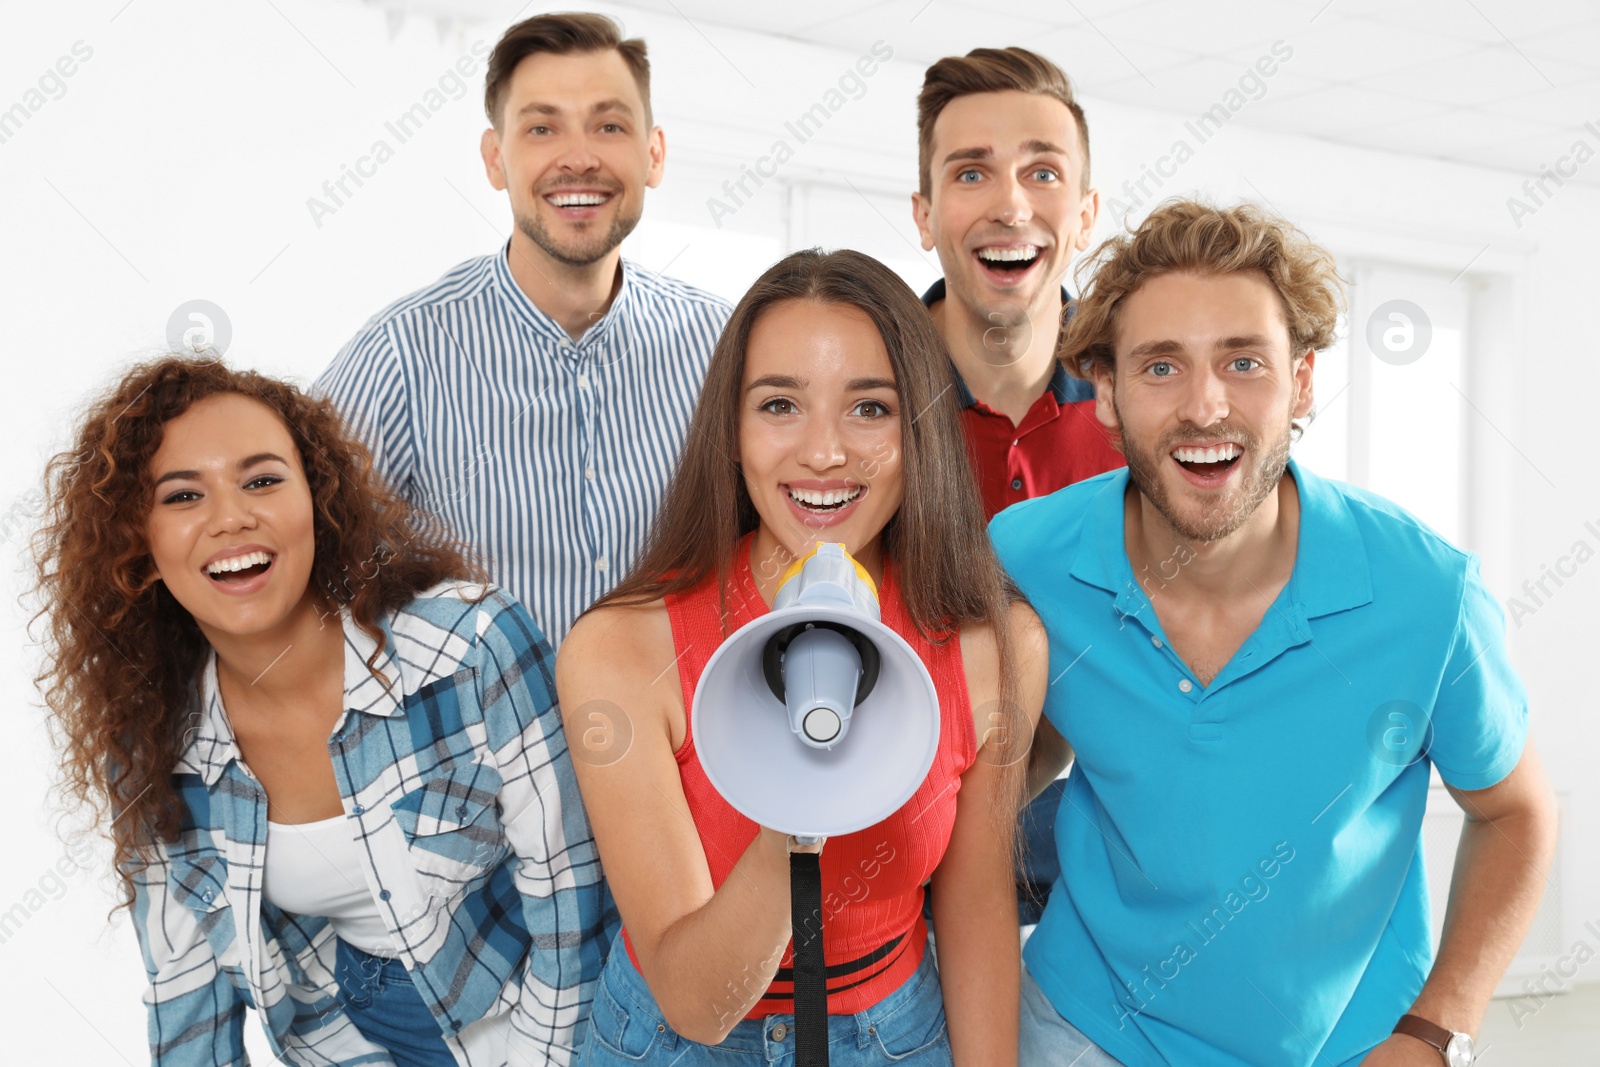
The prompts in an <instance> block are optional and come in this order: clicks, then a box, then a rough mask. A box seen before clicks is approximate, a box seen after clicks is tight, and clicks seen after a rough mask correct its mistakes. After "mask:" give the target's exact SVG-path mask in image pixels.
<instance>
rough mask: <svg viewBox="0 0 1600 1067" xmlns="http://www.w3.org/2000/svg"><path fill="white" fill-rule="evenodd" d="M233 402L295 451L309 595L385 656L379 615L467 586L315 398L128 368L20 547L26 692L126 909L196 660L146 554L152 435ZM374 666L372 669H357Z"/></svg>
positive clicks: (170, 809) (54, 478)
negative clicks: (29, 673)
mask: <svg viewBox="0 0 1600 1067" xmlns="http://www.w3.org/2000/svg"><path fill="white" fill-rule="evenodd" d="M224 393H234V394H238V395H240V396H245V397H248V398H250V399H252V400H256V401H259V402H260V403H262V404H265V405H266V406H267V407H269V408H271V409H272V410H273V411H275V412H276V413H277V414H278V417H279V418H281V419H282V420H283V422H284V425H285V426H287V427H288V429H289V432H290V433H291V434H292V435H293V437H294V439H295V444H296V446H297V447H298V449H299V456H300V463H301V466H302V467H304V469H305V473H306V480H307V482H308V485H309V488H310V491H311V499H312V506H313V509H314V514H315V545H316V548H315V557H314V561H313V563H312V570H311V577H310V585H311V588H312V589H314V590H315V591H316V592H317V593H318V594H319V595H320V596H321V597H322V598H324V600H325V602H326V603H327V604H328V605H329V606H330V607H333V606H343V607H346V608H348V609H349V611H350V614H351V617H352V619H353V620H354V622H355V623H356V625H358V626H359V627H361V629H362V630H363V631H364V632H366V633H367V634H368V635H370V636H371V637H372V638H373V639H374V640H375V641H377V642H378V645H379V648H380V649H381V648H382V646H383V641H384V639H383V631H382V629H381V627H380V626H379V619H380V617H382V616H383V615H384V614H385V613H387V612H390V611H393V610H395V609H397V608H399V607H400V606H402V605H404V604H405V603H406V602H408V601H409V600H410V599H412V598H413V597H414V596H415V595H416V594H417V593H419V592H421V591H422V590H424V589H427V588H429V587H430V586H433V585H436V584H437V583H439V582H441V581H444V580H445V579H447V578H457V577H460V578H469V579H473V580H481V578H482V573H481V571H480V570H479V569H478V567H477V566H476V565H475V564H473V563H472V562H470V560H469V559H468V557H467V555H466V553H465V551H464V550H463V549H462V548H461V547H460V546H459V545H457V544H455V543H454V542H453V541H452V540H451V539H450V538H449V537H448V536H446V535H445V533H444V532H443V530H442V528H441V527H440V526H439V525H438V523H437V522H436V520H433V519H432V518H431V517H429V516H428V515H426V514H425V513H422V512H418V511H415V510H413V509H412V508H411V507H410V506H409V505H407V504H406V503H405V501H403V500H402V499H400V498H399V497H398V496H396V495H395V494H393V493H391V492H390V491H389V490H388V489H387V488H385V487H384V486H383V485H382V484H381V483H380V481H379V480H378V478H377V476H376V475H375V473H374V471H373V468H372V459H371V456H370V454H369V453H368V452H367V450H366V449H365V448H364V447H363V446H362V445H361V444H360V443H359V442H358V441H357V440H356V439H355V438H354V437H353V436H352V435H351V434H350V432H349V430H348V429H347V428H346V427H345V424H344V422H343V421H342V420H341V419H340V417H339V415H338V413H337V412H336V411H335V410H334V409H333V406H332V404H331V403H329V402H328V401H326V400H316V399H313V398H311V397H309V396H307V395H306V394H305V393H303V392H301V391H300V390H299V389H297V388H295V387H294V386H292V385H289V384H287V383H285V382H281V381H277V380H275V379H273V378H269V377H266V376H264V375H260V374H256V373H254V372H251V371H237V370H232V369H230V368H229V367H227V366H226V365H224V364H223V363H222V362H221V361H219V360H216V359H207V358H203V359H196V358H194V357H189V356H179V355H169V356H165V357H163V358H160V359H157V360H154V361H151V362H148V363H144V364H141V365H139V366H136V367H134V368H133V369H132V370H131V371H129V372H128V374H127V375H126V376H125V377H124V378H123V379H122V380H121V381H120V382H118V383H116V384H115V385H114V386H113V387H112V388H111V389H110V391H108V392H107V393H105V394H104V395H102V396H101V397H100V398H99V399H97V400H96V401H94V402H93V403H92V404H91V405H90V407H89V409H88V411H87V413H86V414H85V416H84V419H83V422H82V425H81V426H80V428H79V430H78V434H77V439H76V442H75V444H74V445H73V446H72V448H71V449H69V450H68V451H66V452H62V453H59V454H57V455H56V456H55V457H54V458H53V459H51V460H50V462H49V464H48V466H47V467H46V468H45V487H46V493H45V497H46V499H47V500H48V501H49V502H50V503H49V510H48V513H47V515H46V521H45V524H44V526H43V527H42V528H41V529H40V531H39V532H38V534H36V535H35V538H34V553H35V557H36V560H37V580H38V586H37V589H36V593H37V594H38V596H39V599H40V602H41V607H40V610H39V613H38V615H36V616H35V621H38V620H39V619H44V620H45V637H46V641H45V645H46V659H45V665H44V667H43V669H42V670H41V671H40V673H39V676H38V678H37V681H38V683H39V685H40V688H41V690H42V691H43V694H44V699H45V703H46V705H47V706H48V708H49V711H50V720H51V721H50V726H51V730H52V732H53V734H54V736H55V739H56V742H57V743H58V744H59V745H60V746H61V747H62V750H63V762H64V764H65V767H64V776H63V780H62V783H61V788H62V791H63V792H64V793H65V795H66V797H67V799H68V800H69V801H72V802H75V803H76V804H77V805H79V806H80V807H82V808H85V809H87V810H88V811H90V812H91V813H92V814H93V815H94V816H96V817H97V818H101V819H103V818H104V817H105V816H106V815H108V814H110V815H112V816H113V818H112V821H111V824H110V829H109V834H110V836H111V839H112V842H113V844H114V846H115V858H116V864H117V869H118V871H119V873H120V875H121V878H122V884H123V890H124V903H126V902H127V901H128V900H129V899H131V896H132V875H133V873H134V871H135V870H136V869H137V868H138V867H139V866H140V864H141V858H142V856H143V855H144V854H146V853H147V852H148V850H149V849H150V848H151V847H152V846H154V845H155V844H157V843H158V842H162V841H172V840H175V839H176V837H177V833H178V825H179V816H180V811H179V799H178V795H177V793H176V791H175V790H174V789H173V785H172V773H173V768H174V766H175V765H176V764H177V761H178V758H179V756H180V755H181V754H182V748H183V743H184V736H185V733H186V731H187V727H188V726H189V725H190V723H191V722H192V717H193V714H194V712H195V710H196V705H195V699H196V698H195V685H196V681H197V678H198V674H199V672H200V669H201V667H202V665H203V664H204V662H205V657H206V654H207V651H208V649H209V647H210V646H209V645H208V644H207V643H206V640H205V638H204V637H203V636H202V635H201V633H200V629H199V627H198V626H197V625H196V624H195V621H194V619H193V618H192V617H191V616H190V615H189V613H188V612H187V611H185V610H184V609H183V607H182V606H181V605H180V604H179V603H178V602H177V600H175V599H174V598H173V596H172V594H171V593H169V592H168V591H167V588H166V586H165V585H164V584H162V583H161V582H160V580H159V578H158V575H157V574H156V571H155V566H154V564H153V562H152V560H151V558H150V552H149V548H148V546H147V544H146V542H145V534H144V529H145V521H146V518H147V517H148V515H149V512H150V506H151V496H152V485H151V480H150V469H149V467H150V459H151V457H152V456H153V455H154V454H155V452H156V450H157V449H158V448H159V447H160V446H161V439H162V434H163V432H164V430H165V427H166V424H167V423H168V422H170V421H171V420H173V419H175V418H177V417H178V416H179V415H182V414H183V413H184V412H185V411H187V410H188V409H189V408H190V406H191V405H193V404H195V403H196V402H198V401H200V400H204V399H206V398H207V397H211V396H216V395H219V394H224ZM370 666H371V664H370V663H369V667H370Z"/></svg>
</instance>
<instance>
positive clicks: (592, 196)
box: [545, 193, 611, 208]
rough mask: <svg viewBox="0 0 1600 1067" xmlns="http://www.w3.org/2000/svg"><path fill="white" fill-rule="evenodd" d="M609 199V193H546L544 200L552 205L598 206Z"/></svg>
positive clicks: (571, 206)
mask: <svg viewBox="0 0 1600 1067" xmlns="http://www.w3.org/2000/svg"><path fill="white" fill-rule="evenodd" d="M610 199H611V194H610V193H548V194H546V195H545V200H546V201H547V202H548V203H549V204H550V205H551V206H553V207H562V208H582V207H599V206H600V205H602V204H604V203H606V202H607V201H608V200H610Z"/></svg>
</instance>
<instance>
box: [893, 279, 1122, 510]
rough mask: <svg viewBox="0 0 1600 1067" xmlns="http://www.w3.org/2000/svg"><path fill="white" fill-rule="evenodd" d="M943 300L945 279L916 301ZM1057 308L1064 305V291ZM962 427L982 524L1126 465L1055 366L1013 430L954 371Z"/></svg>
mask: <svg viewBox="0 0 1600 1067" xmlns="http://www.w3.org/2000/svg"><path fill="white" fill-rule="evenodd" d="M944 298H945V287H944V279H942V278H941V279H940V280H939V281H937V282H934V283H933V287H932V288H930V289H929V290H928V291H927V292H926V293H924V294H923V296H922V302H923V303H924V304H927V305H932V304H934V303H936V302H938V301H940V300H943V299H944ZM1061 298H1062V302H1063V303H1065V302H1066V301H1067V300H1068V296H1067V293H1066V290H1062V293H1061ZM956 390H957V393H958V395H959V396H960V400H961V423H962V425H963V426H964V427H965V428H966V432H967V451H968V453H969V454H970V455H971V456H972V467H973V471H974V472H975V473H976V474H977V476H978V491H979V493H981V494H982V496H983V512H984V517H985V518H986V519H990V518H993V517H994V516H995V515H996V514H997V513H999V512H1001V511H1003V510H1004V509H1006V508H1008V507H1010V506H1011V505H1012V504H1015V503H1017V502H1018V501H1021V500H1027V499H1029V498H1031V497H1036V496H1045V495H1046V494H1049V493H1053V492H1055V491H1056V490H1057V489H1062V488H1065V487H1066V486H1069V485H1071V484H1072V483H1073V482H1081V481H1083V480H1084V479H1085V478H1093V477H1094V476H1095V475H1097V474H1104V473H1105V472H1106V471H1109V470H1115V469H1116V468H1118V467H1121V466H1123V465H1124V464H1125V462H1126V461H1125V460H1124V459H1123V458H1122V453H1121V452H1118V451H1117V450H1116V449H1115V448H1113V447H1112V446H1111V434H1110V432H1109V431H1108V430H1106V428H1105V427H1104V426H1101V425H1100V420H1098V419H1096V418H1095V415H1094V386H1092V385H1090V384H1089V383H1088V382H1086V381H1083V380H1082V379H1080V378H1074V377H1073V376H1072V375H1070V374H1068V373H1067V371H1066V368H1064V367H1062V366H1061V365H1060V364H1059V363H1058V364H1056V369H1055V373H1054V374H1052V375H1051V376H1050V385H1049V388H1047V389H1045V391H1044V392H1043V393H1041V394H1039V399H1037V400H1035V401H1034V402H1033V406H1032V407H1030V408H1029V409H1028V413H1027V414H1026V415H1024V416H1023V418H1022V422H1021V423H1020V424H1013V423H1012V421H1011V417H1010V416H1009V415H1005V414H1002V413H1001V412H998V411H995V410H994V409H993V408H991V407H989V406H988V405H987V404H985V403H984V402H983V401H981V400H979V399H977V398H976V397H974V396H973V395H972V391H971V390H970V389H968V388H967V383H966V382H964V381H962V380H961V373H960V372H959V371H957V372H956Z"/></svg>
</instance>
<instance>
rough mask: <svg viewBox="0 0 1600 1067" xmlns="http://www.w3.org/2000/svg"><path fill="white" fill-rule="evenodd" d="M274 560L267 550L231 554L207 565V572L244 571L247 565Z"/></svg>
mask: <svg viewBox="0 0 1600 1067" xmlns="http://www.w3.org/2000/svg"><path fill="white" fill-rule="evenodd" d="M271 562H272V556H271V555H270V554H268V553H266V552H246V553H245V554H244V555H242V556H229V557H228V558H227V559H219V560H217V561H216V562H215V563H212V564H209V565H208V566H207V567H206V573H207V574H229V573H231V572H233V571H242V570H244V569H245V568H246V567H259V566H264V565H265V564H268V563H271Z"/></svg>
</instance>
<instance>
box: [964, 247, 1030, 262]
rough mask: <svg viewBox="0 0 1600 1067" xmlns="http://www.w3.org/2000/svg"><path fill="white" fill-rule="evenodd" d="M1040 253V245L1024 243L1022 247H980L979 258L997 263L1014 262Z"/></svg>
mask: <svg viewBox="0 0 1600 1067" xmlns="http://www.w3.org/2000/svg"><path fill="white" fill-rule="evenodd" d="M1038 254H1039V246H1038V245H1023V246H1022V247H1021V248H980V249H978V258H979V259H987V260H990V261H992V262H996V263H1014V262H1018V261H1020V260H1025V259H1033V258H1034V257H1035V256H1037V255H1038Z"/></svg>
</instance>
